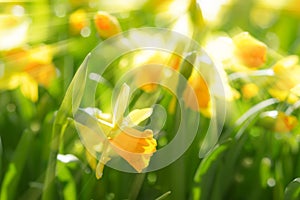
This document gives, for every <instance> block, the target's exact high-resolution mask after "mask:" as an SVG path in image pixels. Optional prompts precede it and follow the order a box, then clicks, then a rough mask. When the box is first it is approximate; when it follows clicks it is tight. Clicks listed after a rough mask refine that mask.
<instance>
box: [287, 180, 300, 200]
mask: <svg viewBox="0 0 300 200" xmlns="http://www.w3.org/2000/svg"><path fill="white" fill-rule="evenodd" d="M294 199H295V200H297V199H300V178H296V179H294V180H293V181H292V182H290V183H289V184H288V186H287V187H286V188H285V191H284V200H294Z"/></svg>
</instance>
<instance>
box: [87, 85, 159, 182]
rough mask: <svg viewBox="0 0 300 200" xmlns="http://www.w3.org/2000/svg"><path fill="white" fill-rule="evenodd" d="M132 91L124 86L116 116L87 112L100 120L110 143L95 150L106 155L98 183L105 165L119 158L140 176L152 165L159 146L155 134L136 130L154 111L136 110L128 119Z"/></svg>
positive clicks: (101, 161)
mask: <svg viewBox="0 0 300 200" xmlns="http://www.w3.org/2000/svg"><path fill="white" fill-rule="evenodd" d="M129 90H130V88H129V86H128V85H126V84H124V85H123V86H122V88H121V91H120V93H119V95H118V98H117V100H116V102H115V105H114V108H113V114H112V116H111V115H110V114H106V113H102V112H101V111H100V110H98V109H97V108H86V109H85V112H87V113H88V114H89V115H92V116H93V117H94V118H96V119H97V121H98V125H99V126H100V128H101V130H102V131H103V133H104V134H105V136H106V137H107V140H104V141H103V140H102V141H99V143H100V144H99V143H98V145H97V146H95V147H94V149H95V151H96V152H100V151H102V155H101V157H100V159H99V162H98V164H97V166H96V177H97V178H98V179H99V178H101V177H102V173H103V172H102V171H103V168H104V165H105V164H106V163H107V162H108V161H109V160H110V159H111V157H112V156H114V155H115V154H118V155H120V156H121V157H122V158H123V159H124V160H126V161H127V162H128V163H129V164H130V165H131V166H132V167H133V168H134V169H135V170H136V171H137V172H141V171H142V170H143V169H144V168H146V167H147V166H148V165H149V161H150V157H151V156H152V155H153V153H154V152H155V151H156V145H157V143H156V140H155V139H154V138H153V132H152V130H149V129H146V130H144V131H140V130H138V129H136V128H134V127H135V126H137V125H138V124H139V123H140V122H142V121H144V120H145V119H147V118H148V117H150V115H151V114H152V111H153V109H152V108H144V109H136V110H133V111H131V112H130V113H129V114H128V115H127V116H126V117H124V113H125V111H126V109H127V105H128V101H129ZM94 139H95V138H94ZM99 147H100V148H99ZM97 148H98V149H97Z"/></svg>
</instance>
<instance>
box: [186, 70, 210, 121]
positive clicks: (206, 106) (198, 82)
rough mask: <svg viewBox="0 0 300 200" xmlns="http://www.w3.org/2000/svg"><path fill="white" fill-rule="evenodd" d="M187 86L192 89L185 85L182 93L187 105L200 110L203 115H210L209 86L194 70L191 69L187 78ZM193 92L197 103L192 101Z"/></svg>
mask: <svg viewBox="0 0 300 200" xmlns="http://www.w3.org/2000/svg"><path fill="white" fill-rule="evenodd" d="M188 84H189V86H190V87H191V88H192V89H193V90H191V89H189V87H188V86H187V87H186V89H185V91H184V93H183V99H184V102H185V104H186V106H187V107H189V108H191V109H192V110H195V111H200V112H201V113H202V114H203V115H205V116H207V117H210V116H211V99H210V93H209V88H208V86H207V83H206V82H205V80H204V79H203V77H202V76H201V75H200V74H199V73H198V72H197V71H196V70H193V72H192V74H191V76H190V78H189V80H188ZM193 92H194V93H195V95H196V98H197V104H195V102H193V101H192V99H193V98H191V95H192V93H193Z"/></svg>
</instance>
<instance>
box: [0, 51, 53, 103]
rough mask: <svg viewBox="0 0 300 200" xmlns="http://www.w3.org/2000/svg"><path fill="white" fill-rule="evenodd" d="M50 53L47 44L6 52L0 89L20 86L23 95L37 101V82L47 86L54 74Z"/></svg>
mask: <svg viewBox="0 0 300 200" xmlns="http://www.w3.org/2000/svg"><path fill="white" fill-rule="evenodd" d="M52 54H53V53H52V50H51V48H50V47H49V46H40V47H36V48H33V49H22V50H12V51H9V52H6V53H5V57H4V73H3V74H2V76H0V89H2V90H12V89H16V88H18V87H20V89H21V92H22V93H23V95H24V96H25V97H27V98H29V99H31V100H32V101H34V102H35V101H37V99H38V84H41V85H43V86H45V87H48V86H49V84H50V82H51V81H52V79H53V78H54V77H55V76H56V70H55V66H54V65H53V63H52Z"/></svg>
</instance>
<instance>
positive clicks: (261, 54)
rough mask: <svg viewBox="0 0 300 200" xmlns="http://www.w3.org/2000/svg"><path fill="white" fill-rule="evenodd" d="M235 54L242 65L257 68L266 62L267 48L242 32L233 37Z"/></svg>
mask: <svg viewBox="0 0 300 200" xmlns="http://www.w3.org/2000/svg"><path fill="white" fill-rule="evenodd" d="M233 42H234V45H235V54H236V56H237V58H238V59H239V60H240V62H241V63H242V64H244V65H245V66H246V67H249V68H258V67H260V66H262V65H263V64H264V63H265V62H266V58H267V46H266V45H265V44H264V43H262V42H260V41H259V40H257V39H255V38H254V37H252V36H251V35H250V34H249V33H247V32H243V33H240V34H238V35H236V36H234V37H233Z"/></svg>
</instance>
